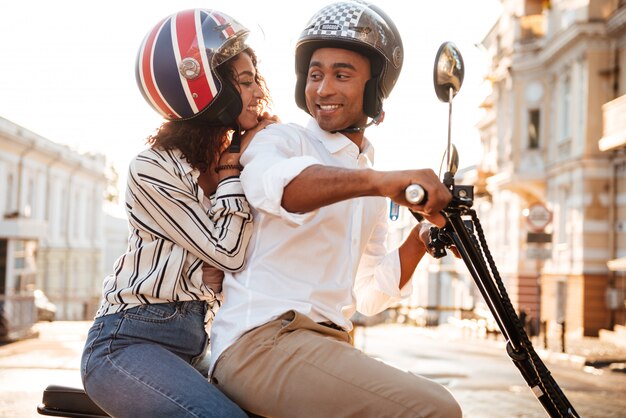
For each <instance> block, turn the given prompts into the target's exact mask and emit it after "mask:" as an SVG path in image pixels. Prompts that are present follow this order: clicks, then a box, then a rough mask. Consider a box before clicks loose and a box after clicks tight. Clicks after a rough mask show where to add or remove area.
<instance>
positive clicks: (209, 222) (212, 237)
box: [128, 156, 252, 271]
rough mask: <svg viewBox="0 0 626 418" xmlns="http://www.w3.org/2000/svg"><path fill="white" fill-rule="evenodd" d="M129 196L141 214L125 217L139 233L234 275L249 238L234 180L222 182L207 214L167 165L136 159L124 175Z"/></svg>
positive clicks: (246, 211)
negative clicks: (138, 229) (143, 233)
mask: <svg viewBox="0 0 626 418" xmlns="http://www.w3.org/2000/svg"><path fill="white" fill-rule="evenodd" d="M128 184H129V190H130V192H131V193H132V195H133V197H134V204H135V205H137V206H139V207H140V208H141V209H143V211H145V213H146V214H147V218H146V219H144V218H143V216H142V214H141V211H136V212H137V213H134V212H135V211H130V216H131V218H132V221H134V222H138V223H141V225H142V228H144V229H145V230H147V231H149V232H150V233H152V234H155V235H157V236H160V237H161V238H163V239H164V240H166V241H173V242H174V243H176V244H177V245H180V246H181V247H183V248H185V249H186V250H187V251H189V252H190V253H192V254H194V255H195V256H197V257H198V258H200V259H201V260H203V261H205V262H207V263H209V264H211V265H212V266H215V267H217V268H219V269H222V270H228V271H239V270H241V269H243V267H244V264H245V253H246V248H247V245H248V242H249V240H250V236H251V234H252V215H251V213H250V208H249V206H248V203H247V202H246V199H245V196H244V194H243V189H242V187H241V183H240V181H239V178H237V177H229V178H226V179H223V180H222V181H221V182H220V183H219V184H218V186H217V190H216V193H215V200H214V205H213V207H212V208H211V210H210V211H209V213H208V216H207V213H206V212H205V209H204V208H203V206H202V205H201V204H200V202H199V200H198V195H197V193H195V190H194V187H199V186H198V185H197V183H196V184H195V185H194V184H192V183H190V181H189V177H188V176H184V175H182V174H180V173H179V172H177V171H176V170H175V169H174V166H173V165H172V164H168V162H167V161H158V160H155V159H151V158H147V157H145V156H143V157H142V156H140V157H137V158H136V159H135V160H134V161H133V162H132V163H131V167H130V172H129V179H128Z"/></svg>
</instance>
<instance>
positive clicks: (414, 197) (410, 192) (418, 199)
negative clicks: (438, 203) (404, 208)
mask: <svg viewBox="0 0 626 418" xmlns="http://www.w3.org/2000/svg"><path fill="white" fill-rule="evenodd" d="M404 197H406V200H407V201H408V202H409V203H412V204H414V205H423V204H425V203H426V202H427V201H428V193H427V192H426V190H424V188H423V187H422V186H420V185H419V184H411V185H409V187H407V188H406V190H405V191H404Z"/></svg>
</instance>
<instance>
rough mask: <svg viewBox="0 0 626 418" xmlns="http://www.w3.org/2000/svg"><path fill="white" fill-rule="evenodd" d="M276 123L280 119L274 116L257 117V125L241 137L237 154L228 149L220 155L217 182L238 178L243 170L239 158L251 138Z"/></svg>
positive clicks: (263, 115)
mask: <svg viewBox="0 0 626 418" xmlns="http://www.w3.org/2000/svg"><path fill="white" fill-rule="evenodd" d="M277 122H280V119H279V118H278V116H276V115H270V114H269V113H267V112H265V113H263V114H262V115H261V116H259V123H258V124H257V125H256V126H255V127H254V128H251V129H248V130H247V131H246V132H244V133H243V135H242V136H241V146H240V148H239V152H230V151H229V149H226V150H225V151H224V152H223V153H222V155H220V159H219V161H218V164H217V168H216V170H217V172H218V177H219V180H221V179H223V178H226V177H230V176H238V175H239V173H240V172H241V170H242V169H243V167H241V165H240V163H239V158H240V157H241V154H243V152H244V151H245V150H246V148H247V147H248V145H249V144H250V141H252V138H254V136H255V135H256V134H257V133H258V132H259V131H261V130H262V129H265V128H266V127H267V126H269V125H271V124H273V123H277Z"/></svg>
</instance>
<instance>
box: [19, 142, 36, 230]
mask: <svg viewBox="0 0 626 418" xmlns="http://www.w3.org/2000/svg"><path fill="white" fill-rule="evenodd" d="M34 149H35V141H34V140H31V141H30V144H29V145H28V146H27V147H26V148H25V149H24V150H23V151H22V153H21V154H20V159H19V161H18V163H17V217H18V218H19V217H21V215H22V182H23V177H24V157H26V154H28V153H29V152H31V151H32V150H34Z"/></svg>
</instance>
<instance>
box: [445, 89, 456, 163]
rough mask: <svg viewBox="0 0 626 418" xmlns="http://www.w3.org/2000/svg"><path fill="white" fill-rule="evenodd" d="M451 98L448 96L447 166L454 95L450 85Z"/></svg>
mask: <svg viewBox="0 0 626 418" xmlns="http://www.w3.org/2000/svg"><path fill="white" fill-rule="evenodd" d="M448 93H449V98H448V151H447V152H446V154H447V164H446V167H450V151H451V150H450V146H451V144H452V98H453V97H454V89H453V88H452V86H450V88H449V90H448Z"/></svg>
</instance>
